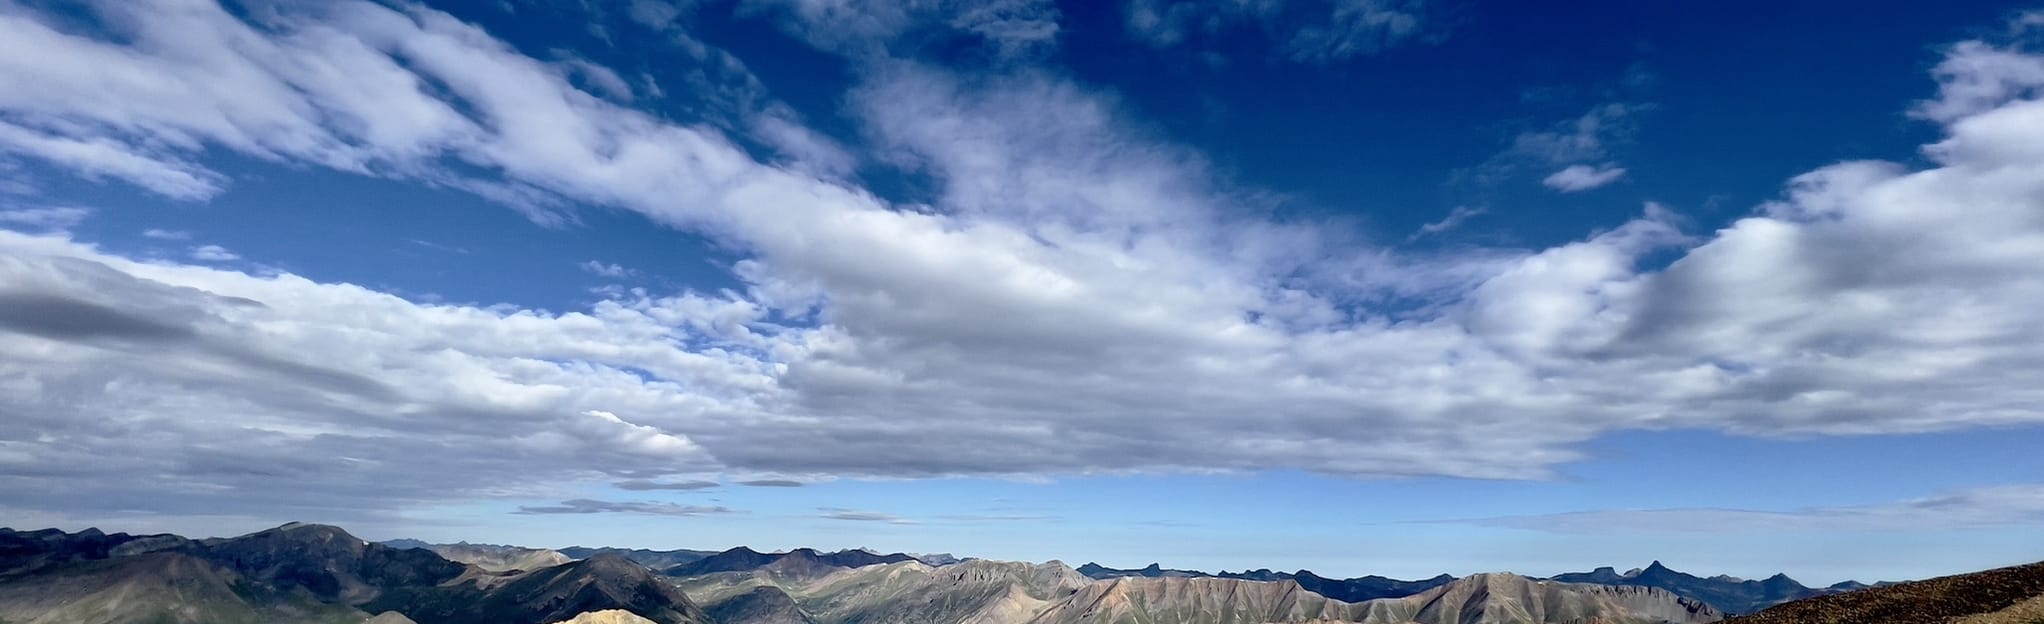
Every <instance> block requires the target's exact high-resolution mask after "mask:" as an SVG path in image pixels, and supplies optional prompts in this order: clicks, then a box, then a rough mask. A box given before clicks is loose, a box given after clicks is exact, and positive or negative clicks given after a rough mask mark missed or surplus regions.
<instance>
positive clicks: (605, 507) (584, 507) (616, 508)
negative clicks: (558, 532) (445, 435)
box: [513, 498, 739, 518]
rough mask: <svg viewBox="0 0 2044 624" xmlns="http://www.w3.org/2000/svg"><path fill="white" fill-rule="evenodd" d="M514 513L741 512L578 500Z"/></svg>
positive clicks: (688, 513)
mask: <svg viewBox="0 0 2044 624" xmlns="http://www.w3.org/2000/svg"><path fill="white" fill-rule="evenodd" d="M513 513H517V514H521V515H547V514H599V513H628V514H645V515H652V516H679V517H684V518H686V517H694V516H708V515H720V514H731V513H739V512H738V511H737V510H735V509H732V508H729V507H725V506H722V505H717V506H703V505H677V504H674V503H646V502H629V501H627V502H619V501H603V500H592V499H587V498H577V499H574V500H566V501H561V504H559V505H541V506H525V507H519V508H518V511H516V512H513Z"/></svg>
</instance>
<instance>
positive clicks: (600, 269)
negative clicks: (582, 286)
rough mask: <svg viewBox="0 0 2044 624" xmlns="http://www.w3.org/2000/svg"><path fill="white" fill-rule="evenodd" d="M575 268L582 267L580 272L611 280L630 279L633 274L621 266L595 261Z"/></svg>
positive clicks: (589, 261)
mask: <svg viewBox="0 0 2044 624" xmlns="http://www.w3.org/2000/svg"><path fill="white" fill-rule="evenodd" d="M577 266H580V267H582V270H583V271H584V272H586V273H589V274H590V275H595V276H597V277H608V278H611V279H624V278H627V277H631V276H632V273H633V271H632V270H631V269H627V268H625V267H624V266H622V265H619V264H616V263H608V264H606V263H603V262H599V261H596V260H588V261H584V262H583V263H582V264H580V265H577Z"/></svg>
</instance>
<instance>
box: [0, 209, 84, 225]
mask: <svg viewBox="0 0 2044 624" xmlns="http://www.w3.org/2000/svg"><path fill="white" fill-rule="evenodd" d="M89 216H92V210H90V209H87V208H79V207H76V206H30V207H18V208H6V209H0V227H12V228H26V229H31V230H68V229H71V228H73V227H77V226H78V224H79V223H83V222H84V221H85V218H86V217H89Z"/></svg>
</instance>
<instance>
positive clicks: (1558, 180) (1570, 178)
mask: <svg viewBox="0 0 2044 624" xmlns="http://www.w3.org/2000/svg"><path fill="white" fill-rule="evenodd" d="M1623 177H1625V168H1624V167H1620V166H1618V165H1615V164H1611V163H1604V164H1601V165H1595V166H1592V165H1569V166H1568V167H1567V168H1564V169H1562V170H1560V171H1556V172H1554V174H1553V175H1550V176H1547V179H1544V180H1541V181H1540V183H1541V184H1543V185H1546V186H1547V188H1551V189H1554V190H1557V191H1561V192H1563V193H1574V192H1578V191H1587V190H1590V189H1595V188H1602V187H1604V186H1605V185H1608V184H1611V183H1612V182H1617V181H1618V179H1619V178H1623Z"/></svg>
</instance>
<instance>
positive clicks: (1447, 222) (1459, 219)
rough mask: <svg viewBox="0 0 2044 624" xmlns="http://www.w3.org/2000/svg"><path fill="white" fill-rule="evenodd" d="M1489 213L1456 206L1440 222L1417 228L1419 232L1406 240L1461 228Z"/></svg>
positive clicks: (1487, 210) (1474, 208)
mask: <svg viewBox="0 0 2044 624" xmlns="http://www.w3.org/2000/svg"><path fill="white" fill-rule="evenodd" d="M1489 212H1490V210H1489V209H1486V208H1480V207H1470V206H1456V207H1455V209H1454V210H1451V211H1449V212H1448V216H1446V217H1442V218H1441V220H1439V221H1435V222H1433V223H1427V224H1424V225H1421V226H1419V231H1417V232H1413V233H1412V237H1411V238H1409V239H1407V240H1418V239H1420V238H1424V237H1427V236H1432V235H1435V234H1439V233H1442V232H1446V231H1449V230H1453V229H1455V228H1458V227H1462V224H1463V223H1466V222H1468V221H1469V220H1470V219H1474V218H1476V217H1480V216H1483V215H1484V214H1487V213H1489Z"/></svg>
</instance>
